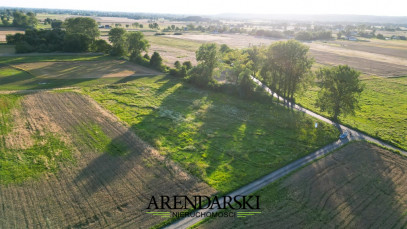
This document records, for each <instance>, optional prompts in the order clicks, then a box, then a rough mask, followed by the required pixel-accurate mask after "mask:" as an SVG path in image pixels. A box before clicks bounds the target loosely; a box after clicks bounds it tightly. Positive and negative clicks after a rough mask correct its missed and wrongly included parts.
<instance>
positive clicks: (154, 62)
mask: <svg viewBox="0 0 407 229" xmlns="http://www.w3.org/2000/svg"><path fill="white" fill-rule="evenodd" d="M150 66H151V67H153V68H155V69H157V70H160V71H161V70H163V59H162V58H161V56H160V54H159V53H158V52H154V53H153V55H152V56H151V59H150Z"/></svg>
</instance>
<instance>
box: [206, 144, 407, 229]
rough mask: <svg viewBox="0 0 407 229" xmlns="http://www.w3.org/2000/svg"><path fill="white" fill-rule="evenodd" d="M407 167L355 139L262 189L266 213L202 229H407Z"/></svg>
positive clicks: (405, 160)
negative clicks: (271, 186) (246, 228)
mask: <svg viewBox="0 0 407 229" xmlns="http://www.w3.org/2000/svg"><path fill="white" fill-rule="evenodd" d="M406 170H407V158H406V157H403V156H400V155H398V154H395V153H392V152H389V151H387V150H384V149H382V148H380V147H377V146H375V145H372V144H369V143H366V142H357V143H352V144H350V145H348V146H346V147H344V148H342V149H340V150H338V151H336V152H335V153H333V154H330V155H328V156H327V157H325V158H323V159H321V160H319V161H317V162H315V163H313V164H311V165H309V166H307V167H305V168H303V169H301V170H300V171H298V172H296V173H294V174H293V175H291V176H289V177H288V178H286V179H285V180H283V181H282V182H281V183H279V185H278V186H277V187H274V188H273V189H270V188H269V189H268V188H265V189H264V190H262V191H260V193H258V194H259V195H260V204H261V205H262V206H261V212H262V213H261V214H258V215H255V216H249V217H247V218H243V219H236V218H222V219H217V220H212V221H210V222H209V223H207V224H204V225H202V226H201V228H245V227H250V228H299V227H300V228H406V226H407V214H406V211H407V185H406V180H407V174H406ZM276 196H277V197H276ZM278 196H281V197H278ZM262 197H263V200H265V199H266V200H267V202H266V203H265V201H263V204H262V202H261V200H262ZM272 197H276V198H272Z"/></svg>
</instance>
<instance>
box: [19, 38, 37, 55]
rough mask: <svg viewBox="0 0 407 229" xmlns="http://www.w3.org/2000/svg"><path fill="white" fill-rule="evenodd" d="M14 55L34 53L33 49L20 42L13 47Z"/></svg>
mask: <svg viewBox="0 0 407 229" xmlns="http://www.w3.org/2000/svg"><path fill="white" fill-rule="evenodd" d="M15 50H16V53H29V52H34V51H35V49H34V47H32V46H31V45H30V44H28V43H27V42H26V41H20V42H18V43H17V44H16V46H15Z"/></svg>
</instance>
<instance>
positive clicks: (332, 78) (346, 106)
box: [316, 65, 363, 121]
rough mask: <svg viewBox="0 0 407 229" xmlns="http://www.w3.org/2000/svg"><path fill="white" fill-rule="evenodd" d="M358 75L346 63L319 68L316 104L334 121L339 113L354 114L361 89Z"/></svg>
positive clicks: (358, 73)
mask: <svg viewBox="0 0 407 229" xmlns="http://www.w3.org/2000/svg"><path fill="white" fill-rule="evenodd" d="M359 75H360V72H358V71H356V70H354V69H352V68H350V67H349V66H347V65H339V66H336V67H330V68H322V69H320V70H319V71H318V72H317V76H318V78H319V79H320V80H321V84H322V86H321V90H320V91H319V93H318V100H317V103H316V105H317V106H318V107H319V108H320V109H321V111H327V112H328V113H329V114H331V115H332V116H333V119H334V120H335V121H337V120H338V117H339V115H341V114H342V115H348V114H351V115H354V114H355V110H356V109H357V108H358V107H359V106H358V99H359V96H360V93H361V92H362V91H363V85H362V84H361V82H360V80H359Z"/></svg>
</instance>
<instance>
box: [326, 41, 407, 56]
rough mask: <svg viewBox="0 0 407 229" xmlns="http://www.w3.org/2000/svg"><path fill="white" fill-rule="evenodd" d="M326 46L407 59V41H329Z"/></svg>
mask: <svg viewBox="0 0 407 229" xmlns="http://www.w3.org/2000/svg"><path fill="white" fill-rule="evenodd" d="M325 44H326V45H335V46H337V47H338V45H339V47H341V48H343V49H350V50H357V51H364V52H369V53H377V54H383V55H388V56H393V57H399V58H404V59H407V41H400V42H397V41H381V40H380V41H379V40H369V41H368V42H354V41H339V40H336V41H328V42H327V43H325Z"/></svg>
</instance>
